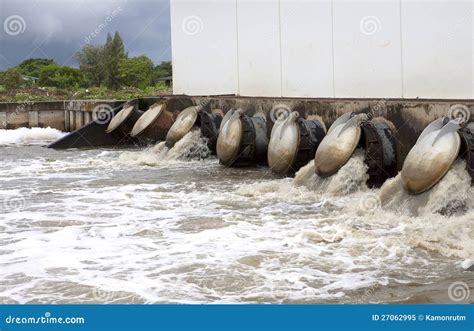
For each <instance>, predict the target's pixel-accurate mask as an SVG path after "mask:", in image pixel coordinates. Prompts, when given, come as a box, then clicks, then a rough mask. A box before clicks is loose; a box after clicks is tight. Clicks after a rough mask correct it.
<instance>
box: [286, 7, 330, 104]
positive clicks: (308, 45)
mask: <svg viewBox="0 0 474 331" xmlns="http://www.w3.org/2000/svg"><path fill="white" fill-rule="evenodd" d="M280 12H281V21H280V24H281V54H282V88H283V96H287V97H328V96H330V97H333V96H334V90H333V63H332V59H333V57H332V56H333V54H332V50H333V49H332V3H331V0H319V1H313V2H311V1H307V0H282V1H281V2H280Z"/></svg>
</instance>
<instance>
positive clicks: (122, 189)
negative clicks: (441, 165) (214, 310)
mask: <svg viewBox="0 0 474 331" xmlns="http://www.w3.org/2000/svg"><path fill="white" fill-rule="evenodd" d="M35 143H38V144H40V143H41V141H36V142H35ZM0 153H1V155H2V156H3V159H2V168H1V169H0V178H1V181H0V183H1V186H0V208H1V209H2V211H1V213H0V254H1V256H2V258H1V259H0V278H1V279H2V282H0V302H2V303H7V302H20V303H26V302H30V303H35V302H36V303H38V302H42V303H48V302H54V303H79V302H81V303H85V302H89V303H91V302H114V303H132V302H133V303H140V302H149V303H160V302H162V303H165V302H166V303H169V302H174V303H204V302H215V303H218V302H221V303H229V302H247V303H248V302H287V303H309V302H450V300H449V297H448V292H447V289H448V287H449V284H450V283H452V282H453V281H464V282H466V283H467V284H469V285H471V286H472V276H471V275H470V274H469V273H467V272H464V271H463V268H466V267H468V266H470V265H471V264H472V262H473V260H474V247H473V243H474V240H473V238H474V225H473V224H474V222H473V221H474V215H473V212H472V210H473V209H472V208H473V206H472V191H470V190H471V188H470V186H469V176H468V175H467V173H466V171H465V170H464V167H465V164H463V162H458V163H457V164H456V165H455V166H454V167H453V169H452V170H451V171H450V172H449V173H448V175H447V176H446V177H445V178H444V179H443V180H442V181H441V182H440V183H439V184H438V185H437V186H436V187H435V188H434V189H433V190H432V191H430V192H427V193H425V194H424V195H420V196H416V197H412V196H408V195H406V194H405V193H404V192H403V190H402V188H401V185H400V182H399V179H398V178H394V179H392V180H390V181H388V182H387V183H386V184H385V185H384V186H383V187H382V188H381V189H378V190H370V189H368V188H367V187H366V186H365V184H364V182H365V180H366V178H367V174H366V170H367V169H366V166H365V164H364V162H363V157H362V154H361V153H360V152H358V153H357V154H356V155H355V156H354V157H353V158H352V159H351V160H350V161H349V162H348V163H347V164H346V165H345V166H344V167H343V168H342V169H341V170H340V171H339V172H338V173H337V174H336V175H334V176H333V177H331V178H326V179H322V178H318V177H317V176H316V175H315V174H314V168H312V167H313V165H312V163H310V164H308V165H307V166H306V167H304V168H303V169H301V170H300V171H299V172H298V173H297V175H296V177H295V179H294V180H293V179H277V178H275V177H273V175H272V173H271V171H269V170H268V169H267V168H246V169H228V168H224V167H221V166H220V165H219V164H218V162H217V160H216V159H214V158H209V157H208V154H209V151H208V150H207V147H206V144H205V140H203V139H202V138H200V137H199V132H198V131H196V132H192V133H190V134H189V135H188V136H187V137H185V138H184V139H183V140H182V141H180V142H179V143H178V144H177V145H176V146H175V147H173V148H172V149H170V150H168V149H167V148H166V147H165V146H164V145H163V144H162V143H161V144H158V145H157V146H154V147H151V148H149V149H146V150H142V151H117V150H106V149H102V150H89V151H53V150H48V149H44V148H42V147H39V146H21V147H19V146H17V147H2V148H0Z"/></svg>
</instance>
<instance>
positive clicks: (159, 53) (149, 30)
mask: <svg viewBox="0 0 474 331" xmlns="http://www.w3.org/2000/svg"><path fill="white" fill-rule="evenodd" d="M0 24H1V25H0V70H4V69H6V68H9V67H12V66H15V65H17V64H18V63H20V62H22V61H23V60H25V59H28V58H33V57H42V58H52V59H54V60H55V61H56V62H57V63H59V64H63V65H71V66H75V65H76V61H75V60H74V57H73V55H74V53H75V52H76V51H77V50H79V49H80V48H81V47H82V46H83V45H85V44H86V43H87V42H89V43H90V44H103V43H104V42H105V39H106V37H107V32H109V31H110V32H114V31H116V30H117V31H119V32H120V34H121V35H122V38H123V40H124V43H125V46H126V49H127V51H128V52H129V56H137V55H141V54H145V55H147V56H148V57H150V58H151V59H152V60H153V61H154V62H155V63H156V64H158V63H160V62H161V61H167V60H170V59H171V36H170V9H169V0H99V1H97V0H95V1H91V0H0Z"/></svg>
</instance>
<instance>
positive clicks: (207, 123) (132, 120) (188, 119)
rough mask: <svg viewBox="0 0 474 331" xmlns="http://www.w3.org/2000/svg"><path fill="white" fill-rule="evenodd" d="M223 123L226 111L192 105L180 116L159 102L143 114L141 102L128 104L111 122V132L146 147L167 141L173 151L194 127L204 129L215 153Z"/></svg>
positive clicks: (205, 135)
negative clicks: (210, 111)
mask: <svg viewBox="0 0 474 331" xmlns="http://www.w3.org/2000/svg"><path fill="white" fill-rule="evenodd" d="M221 120H222V112H220V111H218V110H216V111H213V112H212V113H208V112H205V111H204V110H203V107H202V106H191V107H188V108H186V109H184V110H182V111H181V112H180V113H179V114H176V113H174V112H171V111H169V110H168V109H167V103H166V102H162V103H155V104H153V105H152V106H150V108H149V109H148V110H147V111H145V112H143V111H141V110H139V109H138V103H136V102H135V103H133V104H125V105H124V106H123V107H122V110H121V111H120V112H119V113H117V114H116V115H115V116H114V117H113V118H112V120H111V121H110V123H109V126H108V128H107V130H106V131H107V133H109V134H120V135H122V136H124V137H127V138H128V139H131V140H132V141H133V142H134V143H135V144H140V145H146V144H151V143H155V142H158V141H166V146H167V147H168V148H172V147H173V146H174V144H175V143H177V142H178V141H179V140H180V139H182V138H183V137H184V136H185V135H186V134H187V133H188V132H190V131H191V130H193V129H194V128H198V129H200V130H201V132H202V135H203V136H204V137H206V138H207V141H208V146H209V149H210V150H211V151H214V153H215V150H216V143H217V134H218V131H219V126H220V123H221Z"/></svg>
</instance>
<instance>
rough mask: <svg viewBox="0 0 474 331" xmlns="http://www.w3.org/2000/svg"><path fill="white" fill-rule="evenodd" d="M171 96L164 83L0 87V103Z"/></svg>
mask: <svg viewBox="0 0 474 331" xmlns="http://www.w3.org/2000/svg"><path fill="white" fill-rule="evenodd" d="M166 94H172V89H171V88H170V87H168V86H166V84H165V83H164V82H159V83H157V84H156V85H155V86H149V87H146V88H143V89H140V88H136V87H122V88H119V89H117V90H111V89H107V88H106V87H92V88H78V89H72V90H68V89H59V88H56V87H28V88H21V89H15V90H8V91H7V90H5V89H4V88H3V87H2V86H1V85H0V102H27V101H30V102H34V101H56V100H93V99H104V100H129V99H134V98H141V97H150V96H160V95H166Z"/></svg>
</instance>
